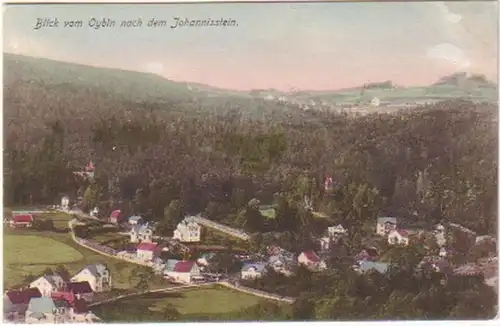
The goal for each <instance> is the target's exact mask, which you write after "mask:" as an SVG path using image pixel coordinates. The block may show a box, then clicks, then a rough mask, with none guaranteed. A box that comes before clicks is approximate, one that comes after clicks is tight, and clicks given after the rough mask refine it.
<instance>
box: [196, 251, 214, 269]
mask: <svg viewBox="0 0 500 326" xmlns="http://www.w3.org/2000/svg"><path fill="white" fill-rule="evenodd" d="M213 257H215V254H214V253H213V252H209V253H204V254H202V255H201V256H200V258H198V260H197V261H196V263H197V264H198V265H200V266H208V264H209V262H210V260H211V259H212V258H213Z"/></svg>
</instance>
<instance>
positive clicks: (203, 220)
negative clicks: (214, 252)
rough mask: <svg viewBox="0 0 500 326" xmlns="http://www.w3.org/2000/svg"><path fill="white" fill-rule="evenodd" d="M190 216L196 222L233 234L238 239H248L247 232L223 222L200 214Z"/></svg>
mask: <svg viewBox="0 0 500 326" xmlns="http://www.w3.org/2000/svg"><path fill="white" fill-rule="evenodd" d="M192 218H193V220H194V221H195V222H196V223H198V224H200V225H203V226H205V227H207V228H211V229H215V230H217V231H220V232H222V233H225V234H228V235H230V236H233V237H235V238H238V239H241V240H244V241H248V240H250V235H249V234H248V233H246V232H245V231H242V230H238V229H235V228H232V227H230V226H227V225H225V224H221V223H217V222H214V221H211V220H209V219H206V218H204V217H201V215H200V214H198V215H195V216H192Z"/></svg>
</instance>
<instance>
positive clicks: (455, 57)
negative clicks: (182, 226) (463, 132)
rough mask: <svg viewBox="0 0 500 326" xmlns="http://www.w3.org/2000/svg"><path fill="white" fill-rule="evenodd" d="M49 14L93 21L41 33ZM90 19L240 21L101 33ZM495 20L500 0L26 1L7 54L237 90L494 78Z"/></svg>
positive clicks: (7, 21) (8, 25)
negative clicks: (39, 25)
mask: <svg viewBox="0 0 500 326" xmlns="http://www.w3.org/2000/svg"><path fill="white" fill-rule="evenodd" d="M52 17H58V18H59V20H60V21H63V20H70V19H82V20H83V21H84V23H85V27H84V28H81V29H68V28H61V27H59V28H52V29H50V28H46V29H40V30H34V29H33V26H34V25H35V23H36V18H52ZM91 17H96V18H103V17H108V18H112V19H115V20H116V21H117V22H119V21H121V20H122V19H136V18H138V17H142V19H143V20H146V21H147V20H149V19H151V18H153V17H154V18H157V19H164V20H167V21H169V22H173V17H187V18H189V19H206V18H212V19H219V18H226V19H234V20H236V21H237V22H238V27H233V28H216V27H195V28H183V29H181V28H177V29H170V28H156V29H153V28H147V27H144V26H143V27H142V28H140V29H133V28H129V29H120V28H113V29H100V30H94V29H92V28H89V27H88V26H87V22H88V20H89V19H90V18H91ZM497 18H498V13H497V5H496V2H468V3H446V4H443V3H436V2H434V3H401V2H400V3H308V4H307V3H302V4H297V3H274V4H271V3H267V4H258V3H254V4H162V5H158V4H157V5H136V4H134V5H123V4H122V5H91V4H89V5H23V6H12V7H8V8H7V9H6V10H5V11H4V51H5V52H11V53H21V54H25V55H32V56H39V57H46V58H51V59H57V60H64V61H72V62H78V63H84V64H91V65H95V66H105V67H116V68H123V69H130V70H139V71H152V72H155V73H158V74H160V75H162V76H165V77H167V78H170V79H173V80H179V81H181V80H182V81H193V82H201V83H207V84H211V85H214V86H219V87H228V88H239V89H249V88H269V87H273V88H278V89H288V88H290V87H296V88H301V89H335V88H342V87H348V86H356V85H360V84H362V83H365V82H370V81H381V80H388V79H391V80H393V81H394V82H396V83H399V84H404V85H412V84H426V83H431V82H433V81H435V80H436V79H437V78H439V77H440V76H442V75H444V74H448V73H452V72H455V71H470V72H477V73H483V74H486V75H487V76H488V77H489V78H492V79H495V80H496V79H497V76H496V75H497V38H498V37H497V32H498V31H497Z"/></svg>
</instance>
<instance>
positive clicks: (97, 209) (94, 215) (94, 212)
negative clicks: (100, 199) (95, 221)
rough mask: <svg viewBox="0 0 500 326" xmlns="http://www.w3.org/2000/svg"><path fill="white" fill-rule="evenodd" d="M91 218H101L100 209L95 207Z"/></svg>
mask: <svg viewBox="0 0 500 326" xmlns="http://www.w3.org/2000/svg"><path fill="white" fill-rule="evenodd" d="M90 216H92V217H99V207H94V209H93V210H91V211H90Z"/></svg>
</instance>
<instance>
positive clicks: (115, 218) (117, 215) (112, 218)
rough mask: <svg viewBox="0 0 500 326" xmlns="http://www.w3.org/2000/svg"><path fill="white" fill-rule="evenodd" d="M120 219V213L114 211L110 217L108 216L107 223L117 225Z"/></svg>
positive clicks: (119, 211) (117, 210)
mask: <svg viewBox="0 0 500 326" xmlns="http://www.w3.org/2000/svg"><path fill="white" fill-rule="evenodd" d="M120 217H122V211H121V210H119V209H116V210H114V211H112V212H111V215H109V222H111V223H114V224H118V223H119V222H120Z"/></svg>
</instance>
